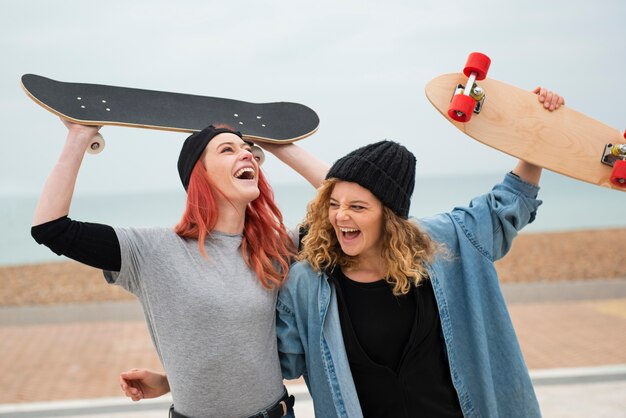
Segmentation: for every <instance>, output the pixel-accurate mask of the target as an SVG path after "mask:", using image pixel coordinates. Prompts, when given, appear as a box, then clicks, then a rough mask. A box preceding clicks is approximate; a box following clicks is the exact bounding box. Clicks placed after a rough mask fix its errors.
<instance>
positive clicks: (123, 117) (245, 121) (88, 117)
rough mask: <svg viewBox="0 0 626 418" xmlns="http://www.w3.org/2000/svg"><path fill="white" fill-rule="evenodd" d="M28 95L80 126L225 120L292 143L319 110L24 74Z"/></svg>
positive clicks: (179, 126)
mask: <svg viewBox="0 0 626 418" xmlns="http://www.w3.org/2000/svg"><path fill="white" fill-rule="evenodd" d="M22 87H23V89H24V91H25V92H26V94H27V95H28V96H29V97H30V98H31V99H33V100H34V101H35V102H36V103H37V104H39V105H41V106H42V107H44V108H45V109H46V110H48V111H50V112H52V113H54V114H56V115H58V116H60V117H62V118H64V119H67V120H69V121H71V122H75V123H79V124H83V125H114V126H129V127H136V128H147V129H159V130H166V131H178V132H197V131H201V130H202V129H203V128H205V127H207V126H208V125H211V124H217V123H225V124H228V125H230V126H232V127H233V128H235V129H237V130H238V131H240V132H241V134H242V135H243V137H244V138H245V139H248V140H250V141H253V142H254V141H259V142H280V143H284V142H293V141H298V140H300V139H303V138H306V137H307V136H309V135H311V134H313V133H314V132H315V131H316V130H317V128H318V125H319V118H318V116H317V114H316V113H315V112H314V111H313V110H312V109H310V108H309V107H307V106H304V105H301V104H298V103H290V102H276V103H249V102H244V101H240V100H232V99H224V98H218V97H208V96H198V95H192V94H181V93H170V92H163V91H153V90H142V89H135V88H127V87H116V86H106V85H99V84H84V83H66V82H60V81H55V80H51V79H49V78H46V77H42V76H38V75H34V74H25V75H23V76H22Z"/></svg>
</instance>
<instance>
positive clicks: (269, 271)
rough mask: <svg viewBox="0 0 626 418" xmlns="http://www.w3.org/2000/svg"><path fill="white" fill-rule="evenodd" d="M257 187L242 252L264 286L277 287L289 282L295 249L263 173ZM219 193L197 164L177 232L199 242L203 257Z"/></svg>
mask: <svg viewBox="0 0 626 418" xmlns="http://www.w3.org/2000/svg"><path fill="white" fill-rule="evenodd" d="M258 187H259V191H260V194H259V197H257V198H256V199H255V200H253V201H252V202H250V203H249V204H248V206H247V208H246V214H245V216H246V218H245V223H244V230H243V241H242V244H241V253H242V256H243V259H244V260H245V262H246V264H247V265H248V267H250V268H252V269H254V271H255V272H256V274H257V277H258V278H259V281H260V282H261V283H262V284H263V286H264V287H266V288H274V287H277V286H280V284H281V283H282V282H283V281H284V280H285V279H286V277H287V273H288V272H289V264H290V262H291V260H292V258H293V256H295V248H294V244H293V241H292V239H291V238H290V237H289V234H288V233H287V230H286V228H285V225H284V224H283V216H282V214H281V213H280V210H279V209H278V207H277V206H276V203H275V202H274V193H273V192H272V189H271V187H270V185H269V183H268V182H267V180H266V179H265V176H264V175H263V173H262V172H261V171H259V179H258ZM218 194H220V195H222V192H221V191H220V190H219V188H218V187H217V185H216V184H215V183H214V182H213V180H212V179H211V177H210V176H209V174H208V173H207V171H206V169H205V168H204V165H203V164H202V162H201V161H198V162H197V163H196V165H195V166H194V168H193V171H192V172H191V177H190V179H189V187H188V189H187V205H186V208H185V213H184V214H183V216H182V219H181V220H180V222H179V223H178V225H176V227H175V229H174V230H175V232H176V234H178V235H179V236H180V237H183V238H195V239H197V240H198V248H199V249H200V252H201V253H202V255H203V256H204V257H207V254H206V252H205V249H204V241H205V239H206V237H207V235H209V234H210V233H211V231H212V230H213V229H214V228H215V225H216V223H217V219H218V217H219V208H218V205H217V199H216V196H217V195H218ZM222 196H223V195H222Z"/></svg>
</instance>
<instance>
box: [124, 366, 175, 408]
mask: <svg viewBox="0 0 626 418" xmlns="http://www.w3.org/2000/svg"><path fill="white" fill-rule="evenodd" d="M120 387H121V388H122V391H123V392H124V394H125V395H126V396H127V397H129V398H131V399H132V400H133V401H135V402H137V401H139V400H141V399H149V398H158V397H159V396H163V395H165V394H166V393H168V392H169V391H170V384H169V382H168V380H167V375H166V374H165V373H159V372H154V371H152V370H147V369H130V370H128V371H126V372H122V373H120Z"/></svg>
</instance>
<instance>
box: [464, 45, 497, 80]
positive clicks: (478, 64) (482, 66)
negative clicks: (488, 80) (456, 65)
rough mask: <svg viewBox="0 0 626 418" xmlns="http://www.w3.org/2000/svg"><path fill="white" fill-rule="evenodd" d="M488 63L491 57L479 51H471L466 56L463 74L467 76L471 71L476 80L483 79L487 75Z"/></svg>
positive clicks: (489, 63)
mask: <svg viewBox="0 0 626 418" xmlns="http://www.w3.org/2000/svg"><path fill="white" fill-rule="evenodd" d="M490 65H491V59H490V58H489V57H488V56H487V55H485V54H482V53H480V52H472V53H471V54H469V57H467V63H466V64H465V68H464V69H463V74H465V75H466V76H467V77H469V76H470V75H471V74H472V73H476V80H484V79H485V77H487V71H489V66H490Z"/></svg>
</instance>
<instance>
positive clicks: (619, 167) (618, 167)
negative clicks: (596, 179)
mask: <svg viewBox="0 0 626 418" xmlns="http://www.w3.org/2000/svg"><path fill="white" fill-rule="evenodd" d="M611 183H613V184H614V185H616V186H618V187H626V160H618V161H615V164H614V165H613V172H611Z"/></svg>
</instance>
